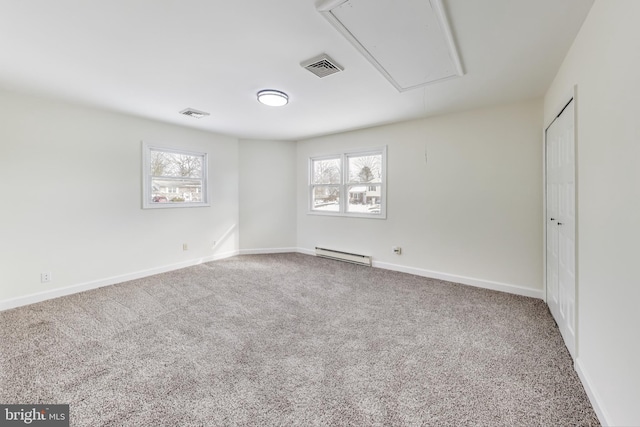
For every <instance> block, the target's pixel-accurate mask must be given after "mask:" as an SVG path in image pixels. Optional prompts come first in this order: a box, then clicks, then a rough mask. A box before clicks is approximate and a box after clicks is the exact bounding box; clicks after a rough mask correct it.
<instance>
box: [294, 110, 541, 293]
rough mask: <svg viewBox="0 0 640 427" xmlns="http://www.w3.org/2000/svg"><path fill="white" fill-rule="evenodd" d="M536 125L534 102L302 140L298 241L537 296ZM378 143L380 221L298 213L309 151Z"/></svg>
mask: <svg viewBox="0 0 640 427" xmlns="http://www.w3.org/2000/svg"><path fill="white" fill-rule="evenodd" d="M541 129H542V102H541V100H538V101H531V102H524V103H519V104H514V105H507V106H501V107H495V108H485V109H480V110H475V111H469V112H464V113H458V114H450V115H446V116H440V117H434V118H429V119H424V120H417V121H411V122H405V123H399V124H393V125H388V126H382V127H377V128H371V129H365V130H359V131H354V132H349V133H343V134H338V135H333V136H326V137H320V138H314V139H310V140H306V141H301V142H299V144H298V160H297V167H298V246H299V247H300V248H302V249H305V250H312V249H313V248H314V247H315V246H322V247H327V248H332V249H338V250H344V251H349V252H356V253H364V254H368V255H372V256H373V258H374V261H375V262H376V264H377V265H379V266H383V267H386V268H393V269H399V270H404V271H410V272H413V273H417V274H424V275H427V276H432V277H442V278H448V279H451V280H456V281H460V282H462V283H468V284H476V285H480V286H485V287H489V288H495V289H502V290H508V291H511V292H516V293H521V294H524V295H531V296H537V297H542V148H541V145H540V140H541V137H542V136H541V135H542V133H541ZM382 145H387V146H388V172H387V180H388V205H387V219H386V220H375V219H359V218H343V217H327V216H317V215H310V214H308V213H307V206H308V200H307V198H308V196H307V194H308V190H307V182H308V178H307V176H308V172H307V159H308V158H309V157H310V156H316V155H323V154H332V153H338V152H340V151H341V150H345V149H359V148H366V147H377V146H382ZM425 149H426V150H427V155H428V161H426V162H425ZM393 245H397V246H401V247H402V250H403V253H402V255H400V256H398V255H394V254H392V253H391V246H393Z"/></svg>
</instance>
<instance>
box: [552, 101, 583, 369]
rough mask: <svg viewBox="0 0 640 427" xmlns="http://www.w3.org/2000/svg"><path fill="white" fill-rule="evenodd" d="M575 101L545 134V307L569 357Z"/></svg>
mask: <svg viewBox="0 0 640 427" xmlns="http://www.w3.org/2000/svg"><path fill="white" fill-rule="evenodd" d="M574 135H575V129H574V101H573V100H571V101H570V102H569V104H567V106H566V107H565V108H564V110H562V112H561V113H560V114H559V115H558V117H556V119H555V120H554V121H553V122H552V123H551V125H550V126H549V127H548V128H547V131H546V183H547V189H546V199H547V200H546V201H547V212H546V216H547V224H546V226H547V227H546V236H547V239H546V240H547V247H546V258H547V274H546V278H547V304H548V305H549V309H550V311H551V314H552V315H553V317H554V318H555V320H556V323H557V324H558V328H559V329H560V333H561V334H562V337H563V338H564V341H565V344H566V345H567V348H568V349H569V352H570V353H571V355H572V356H573V357H574V358H575V343H576V332H575V330H576V327H575V325H576V312H575V306H576V274H575V270H576V257H575V252H576V237H575V236H576V232H575V227H576V225H575V224H576V221H575V219H576V209H575V206H576V201H575V193H576V191H575V137H574Z"/></svg>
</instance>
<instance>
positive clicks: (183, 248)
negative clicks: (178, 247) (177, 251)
mask: <svg viewBox="0 0 640 427" xmlns="http://www.w3.org/2000/svg"><path fill="white" fill-rule="evenodd" d="M182 250H183V251H188V250H189V245H187V244H186V243H183V244H182Z"/></svg>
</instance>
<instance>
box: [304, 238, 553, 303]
mask: <svg viewBox="0 0 640 427" xmlns="http://www.w3.org/2000/svg"><path fill="white" fill-rule="evenodd" d="M297 251H298V253H301V254H305V255H315V254H316V253H315V250H312V249H305V248H298V249H297ZM372 266H373V267H375V268H382V269H385V270H393V271H399V272H401V273H409V274H413V275H416V276H422V277H428V278H431V279H439V280H446V281H448V282H455V283H461V284H463V285H469V286H475V287H476V288H484V289H491V290H494V291H500V292H506V293H509V294H515V295H522V296H525V297H531V298H537V299H543V297H544V293H543V291H542V289H531V288H525V287H522V286H518V285H512V284H509V283H500V282H493V281H491V280H484V279H476V278H474V277H466V276H458V275H455V274H449V273H442V272H440V271H432V270H425V269H422V268H416V267H407V266H404V265H398V264H392V263H390V262H382V261H376V260H373V262H372Z"/></svg>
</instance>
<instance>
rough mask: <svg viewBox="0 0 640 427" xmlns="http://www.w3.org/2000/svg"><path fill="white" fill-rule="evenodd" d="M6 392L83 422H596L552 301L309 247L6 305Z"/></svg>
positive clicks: (1, 396)
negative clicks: (343, 258) (63, 409)
mask: <svg viewBox="0 0 640 427" xmlns="http://www.w3.org/2000/svg"><path fill="white" fill-rule="evenodd" d="M0 325H1V326H2V328H1V330H0V368H1V369H0V384H1V385H0V403H31V404H32V403H39V402H41V403H69V404H70V405H71V406H70V408H71V425H72V426H102V425H109V426H227V425H255V426H276V425H277V426H289V425H294V426H320V425H327V426H329V425H330V426H346V425H349V426H382V425H384V426H465V425H482V426H593V425H598V421H597V418H596V416H595V414H594V412H593V410H592V408H591V406H590V404H589V401H588V399H587V397H586V395H585V392H584V390H583V388H582V385H581V384H580V382H579V380H578V378H577V376H576V373H575V371H574V370H573V367H572V362H571V358H570V356H569V354H568V352H567V350H566V349H565V347H564V345H563V342H562V338H561V337H560V334H559V333H558V330H557V328H556V326H555V323H554V321H553V319H552V318H551V316H550V314H549V312H548V310H547V307H546V306H545V304H544V303H543V302H542V301H540V300H536V299H533V298H526V297H519V296H514V295H509V294H505V293H500V292H494V291H488V290H484V289H477V288H473V287H469V286H463V285H459V284H453V283H448V282H442V281H438V280H431V279H426V278H422V277H416V276H412V275H408V274H402V273H396V272H390V271H385V270H380V269H375V268H367V267H361V266H356V265H351V264H346V263H341V262H337V261H331V260H326V259H321V258H316V257H312V256H307V255H300V254H277V255H251V256H238V257H234V258H230V259H226V260H221V261H216V262H212V263H208V264H203V265H199V266H195V267H190V268H186V269H183V270H179V271H174V272H170V273H165V274H161V275H157V276H153V277H148V278H145V279H140V280H135V281H131V282H127V283H122V284H119V285H115V286H109V287H106V288H101V289H97V290H94V291H90V292H84V293H81V294H76V295H71V296H68V297H64V298H59V299H56V300H52V301H47V302H43V303H39V304H34V305H31V306H27V307H22V308H18V309H14V310H9V311H5V312H2V313H0Z"/></svg>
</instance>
